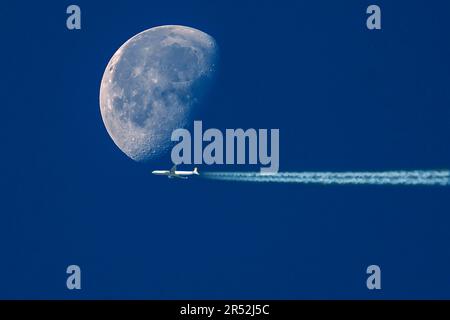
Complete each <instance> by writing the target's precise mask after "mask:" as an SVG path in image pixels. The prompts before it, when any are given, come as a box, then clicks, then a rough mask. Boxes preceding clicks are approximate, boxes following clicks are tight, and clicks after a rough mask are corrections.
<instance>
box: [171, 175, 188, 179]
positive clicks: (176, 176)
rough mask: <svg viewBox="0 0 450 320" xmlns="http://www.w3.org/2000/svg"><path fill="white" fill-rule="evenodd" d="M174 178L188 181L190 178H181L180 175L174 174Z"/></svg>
mask: <svg viewBox="0 0 450 320" xmlns="http://www.w3.org/2000/svg"><path fill="white" fill-rule="evenodd" d="M172 177H174V178H178V179H187V178H188V177H183V176H180V175H178V174H174V175H173V176H172Z"/></svg>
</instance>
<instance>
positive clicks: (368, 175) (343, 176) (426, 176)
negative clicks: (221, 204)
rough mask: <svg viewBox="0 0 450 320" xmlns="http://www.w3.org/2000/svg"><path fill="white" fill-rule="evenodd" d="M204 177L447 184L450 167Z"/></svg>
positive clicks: (206, 175) (210, 174)
mask: <svg viewBox="0 0 450 320" xmlns="http://www.w3.org/2000/svg"><path fill="white" fill-rule="evenodd" d="M202 176H203V178H205V179H211V180H226V181H245V182H266V183H270V182H272V183H302V184H327V185H329V184H352V185H405V186H406V185H407V186H413V185H423V186H433V185H439V186H448V185H450V171H449V170H415V171H383V172H279V173H275V174H261V173H259V172H205V173H203V174H202Z"/></svg>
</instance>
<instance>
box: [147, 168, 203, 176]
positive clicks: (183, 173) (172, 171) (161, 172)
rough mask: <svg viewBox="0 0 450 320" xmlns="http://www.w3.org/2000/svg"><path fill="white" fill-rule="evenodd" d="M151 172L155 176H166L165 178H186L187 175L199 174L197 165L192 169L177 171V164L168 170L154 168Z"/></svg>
mask: <svg viewBox="0 0 450 320" xmlns="http://www.w3.org/2000/svg"><path fill="white" fill-rule="evenodd" d="M152 173H153V174H155V175H157V176H167V178H169V179H172V178H179V179H187V178H188V176H192V175H194V174H195V175H197V176H198V175H200V173H199V172H198V169H197V167H195V168H194V170H193V171H177V166H176V165H175V166H173V167H172V169H170V171H169V170H154V171H152Z"/></svg>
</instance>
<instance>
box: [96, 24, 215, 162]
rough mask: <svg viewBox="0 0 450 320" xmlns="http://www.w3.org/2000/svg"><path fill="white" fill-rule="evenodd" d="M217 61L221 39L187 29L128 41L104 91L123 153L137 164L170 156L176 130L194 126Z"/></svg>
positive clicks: (108, 121) (104, 108)
mask: <svg viewBox="0 0 450 320" xmlns="http://www.w3.org/2000/svg"><path fill="white" fill-rule="evenodd" d="M217 59H218V47H217V44H216V42H215V40H214V39H213V38H212V37H211V36H209V35H208V34H206V33H204V32H202V31H199V30H197V29H194V28H189V27H184V26H161V27H156V28H151V29H148V30H145V31H143V32H141V33H139V34H137V35H135V36H134V37H132V38H131V39H129V40H128V41H127V42H125V43H124V44H123V45H122V46H121V47H120V48H119V49H118V50H117V51H116V53H115V54H114V56H113V57H112V58H111V60H110V61H109V63H108V65H107V67H106V70H105V72H104V74H103V78H102V82H101V86H100V111H101V115H102V118H103V122H104V124H105V126H106V129H107V131H108V133H109V135H110V136H111V138H112V139H113V141H114V143H115V144H116V145H117V146H118V147H119V148H120V150H122V151H123V152H124V153H125V154H126V155H128V156H129V157H130V158H131V159H133V160H136V161H147V160H151V159H152V158H154V157H157V156H159V155H161V154H162V153H164V152H166V151H167V150H168V148H169V147H170V146H171V141H170V136H171V134H172V131H173V130H174V129H177V128H182V127H184V126H186V125H187V124H188V122H189V121H191V116H192V111H193V110H194V109H195V106H196V105H199V103H200V102H201V99H202V96H204V94H205V93H206V91H207V90H208V89H207V88H208V86H209V84H210V83H211V80H212V78H213V76H214V74H215V70H216V64H217Z"/></svg>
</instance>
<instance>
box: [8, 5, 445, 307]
mask: <svg viewBox="0 0 450 320" xmlns="http://www.w3.org/2000/svg"><path fill="white" fill-rule="evenodd" d="M74 3H75V4H78V5H79V6H80V7H81V10H82V29H81V30H80V31H69V30H67V29H66V27H65V23H66V17H67V15H66V14H65V11H66V7H67V6H68V5H69V4H72V2H70V3H69V2H61V3H59V4H54V3H45V2H39V3H33V4H28V3H23V2H20V3H16V2H9V3H8V4H4V5H3V10H1V13H0V27H1V28H0V30H1V34H2V42H3V46H2V50H1V51H2V52H1V56H2V60H1V61H3V66H2V69H3V77H2V79H3V80H2V84H1V88H2V89H1V90H0V94H1V97H0V98H1V101H2V106H3V107H2V110H3V121H2V125H1V129H0V131H1V132H2V143H3V145H2V150H3V152H2V159H1V160H0V161H1V162H0V165H1V168H2V172H3V174H2V176H3V178H2V179H1V180H2V182H1V185H2V193H1V194H2V201H1V206H0V208H1V211H0V212H1V213H0V248H1V252H2V254H1V258H0V298H89V299H91V298H150V299H154V298H156V299H161V298H162V299H173V298H186V299H189V298H209V299H211V298H254V299H258V298H267V299H296V298H450V276H449V273H448V270H450V249H449V245H448V244H449V240H450V203H449V195H450V194H449V189H448V188H443V187H370V186H363V187H362V186H345V187H343V186H302V185H267V184H240V183H230V182H228V183H227V182H218V181H205V180H193V179H191V180H186V181H184V180H181V181H178V180H177V181H172V180H168V179H165V178H163V177H155V176H152V175H151V174H150V172H151V170H153V169H155V168H157V169H162V168H165V167H169V166H170V164H169V161H168V159H160V160H159V161H155V162H152V163H149V164H145V165H144V164H138V163H135V162H134V161H132V160H130V159H129V158H128V157H127V156H126V155H124V154H123V153H122V152H121V151H120V150H119V149H118V148H117V147H116V146H115V145H114V143H113V141H112V140H111V139H110V137H109V136H108V134H107V132H106V130H105V127H104V125H103V122H102V119H101V116H100V109H99V102H98V95H99V86H100V80H101V77H102V74H103V71H104V68H105V67H106V65H107V63H108V61H109V59H110V57H111V56H112V54H113V53H114V52H115V51H116V50H117V49H118V47H119V46H120V45H121V44H123V43H124V42H125V41H126V40H127V39H129V38H130V37H132V36H133V35H135V34H136V33H138V32H140V31H142V30H145V29H148V28H151V27H154V26H158V25H165V24H179V25H186V26H190V27H194V28H197V29H200V30H202V31H204V32H206V33H208V34H210V35H211V36H213V37H214V38H215V39H216V40H217V42H218V44H219V46H220V50H221V69H220V70H221V71H220V73H219V76H218V83H217V85H216V87H215V88H214V91H213V92H212V95H211V97H210V99H209V101H208V105H207V106H205V108H204V109H203V111H202V112H201V113H200V114H199V115H198V117H197V118H198V119H199V120H203V124H204V126H205V127H216V128H222V129H225V128H239V127H242V128H279V129H280V169H281V170H282V171H303V170H304V171H308V170H313V171H319V170H324V171H331V170H336V171H348V170H395V169H443V168H449V167H450V149H449V136H450V90H449V88H450V42H449V41H448V39H449V36H450V26H449V24H448V12H450V3H448V1H433V2H431V3H430V2H429V1H395V2H394V1H376V4H378V5H380V6H381V9H382V30H381V31H368V30H367V29H366V27H365V21H366V17H367V16H366V14H365V11H366V8H367V6H368V5H369V4H373V3H375V2H372V1H323V0H320V1H295V4H294V1H261V0H260V1H220V2H219V1H126V2H122V3H120V4H118V3H114V2H111V1H95V2H93V1H76V2H74ZM227 169H233V170H245V169H254V168H251V167H249V168H245V167H242V166H241V167H234V168H226V167H220V166H216V167H211V168H207V167H205V166H203V167H200V171H202V170H203V171H205V170H227ZM70 264H77V265H79V266H80V267H81V269H82V290H81V291H77V292H75V291H69V290H67V289H66V287H65V284H66V273H65V270H66V267H67V266H68V265H70ZM370 264H378V265H380V266H381V269H382V288H383V289H382V290H381V291H379V292H373V291H369V290H367V288H366V286H365V282H366V274H365V270H366V267H367V266H368V265H370Z"/></svg>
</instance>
